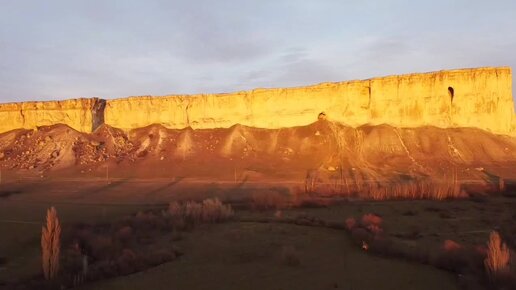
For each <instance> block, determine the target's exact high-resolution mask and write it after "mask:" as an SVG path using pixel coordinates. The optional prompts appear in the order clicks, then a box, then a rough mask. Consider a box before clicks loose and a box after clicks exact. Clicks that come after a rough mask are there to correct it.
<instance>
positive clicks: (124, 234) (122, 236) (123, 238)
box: [116, 226, 133, 244]
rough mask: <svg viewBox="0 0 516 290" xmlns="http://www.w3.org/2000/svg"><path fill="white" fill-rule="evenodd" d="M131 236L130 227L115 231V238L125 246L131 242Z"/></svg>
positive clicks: (131, 229)
mask: <svg viewBox="0 0 516 290" xmlns="http://www.w3.org/2000/svg"><path fill="white" fill-rule="evenodd" d="M132 234H133V228H131V227H130V226H125V227H122V228H121V229H119V230H118V231H117V233H116V236H117V238H118V240H119V241H120V242H122V243H123V244H125V243H127V242H129V241H130V240H131V238H132Z"/></svg>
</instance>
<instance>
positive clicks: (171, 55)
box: [0, 0, 516, 102]
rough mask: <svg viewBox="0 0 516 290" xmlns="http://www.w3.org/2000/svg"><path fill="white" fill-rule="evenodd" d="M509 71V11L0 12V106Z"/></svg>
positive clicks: (2, 2) (269, 4) (23, 4)
mask: <svg viewBox="0 0 516 290" xmlns="http://www.w3.org/2000/svg"><path fill="white" fill-rule="evenodd" d="M481 66H511V67H512V68H513V69H515V68H516V1H510V0H507V1H504V0H493V1H485V0H462V1H459V0H456V1H454V0H446V1H445V0H432V1H415V0H411V1H408V0H407V1H404V0H378V1H367V0H356V1H355V0H347V1H346V0H340V1H338V0H335V1H331V0H328V1H323V0H318V1H317V0H313V1H310V0H305V1H302V0H299V1H292V0H271V1H269V0H255V1H247V0H239V1H237V0H233V1H230V0H212V1H208V0H206V1H197V0H196V1H193V0H191V1H166V0H145V1H133V0H84V1H83V0H75V1H71V0H60V1H55V0H45V1H40V0H33V1H28V0H16V1H12V0H0V102H17V101H30V100H55V99H65V98H79V97H102V98H108V99H109V98H119V97H125V96H136V95H167V94H194V93H221V92H232V91H240V90H247V89H253V88H261V87H291V86H302V85H309V84H315V83H320V82H331V81H344V80H354V79H367V78H371V77H375V76H384V75H390V74H403V73H411V72H427V71H436V70H441V69H453V68H469V67H481Z"/></svg>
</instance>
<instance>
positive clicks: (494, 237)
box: [484, 231, 510, 280]
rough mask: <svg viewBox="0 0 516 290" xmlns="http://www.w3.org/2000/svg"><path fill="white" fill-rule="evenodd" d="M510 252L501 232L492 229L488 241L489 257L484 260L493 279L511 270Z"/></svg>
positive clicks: (488, 273)
mask: <svg viewBox="0 0 516 290" xmlns="http://www.w3.org/2000/svg"><path fill="white" fill-rule="evenodd" d="M509 260H510V252H509V248H507V245H506V244H505V243H504V242H502V238H501V237H500V234H498V232H496V231H492V232H491V234H490V235H489V241H488V242H487V257H486V258H485V260H484V266H485V268H486V272H487V275H488V276H489V278H490V279H491V280H496V278H497V277H498V276H499V275H500V274H503V273H506V272H507V271H508V270H509Z"/></svg>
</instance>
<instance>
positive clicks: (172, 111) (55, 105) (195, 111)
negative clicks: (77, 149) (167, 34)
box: [0, 67, 516, 135]
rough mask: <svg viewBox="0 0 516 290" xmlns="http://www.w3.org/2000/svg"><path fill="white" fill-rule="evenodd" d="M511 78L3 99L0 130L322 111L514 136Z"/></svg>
mask: <svg viewBox="0 0 516 290" xmlns="http://www.w3.org/2000/svg"><path fill="white" fill-rule="evenodd" d="M511 82H512V76H511V69H510V68H508V67H499V68H478V69H464V70H450V71H439V72H432V73H424V74H409V75H400V76H389V77H382V78H374V79H369V80H363V81H348V82H339V83H323V84H319V85H314V86H308V87H298V88H287V89H256V90H252V91H244V92H237V93H231V94H203V95H190V96H164V97H151V96H147V97H130V98H124V99H117V100H108V101H104V102H103V103H100V101H101V100H96V99H95V100H70V101H64V102H45V103H41V102H39V103H22V104H5V105H0V124H1V125H0V132H3V131H7V130H11V129H16V128H31V127H34V126H38V125H50V124H55V123H64V124H67V125H69V126H71V127H73V128H74V129H77V130H79V131H83V132H91V130H93V129H94V128H96V127H97V126H99V125H100V124H102V123H105V124H107V125H110V126H112V127H116V128H121V129H123V130H129V129H134V128H140V127H144V126H148V125H151V124H161V125H163V126H164V127H166V128H171V129H181V128H185V127H192V128H194V129H208V128H220V127H222V128H228V127H231V126H233V125H235V124H242V125H246V126H251V127H258V128H268V129H276V128H285V127H293V126H302V125H307V124H310V123H313V122H314V121H315V120H317V117H318V115H319V114H320V113H321V112H324V113H325V115H326V118H327V119H328V120H331V121H333V122H338V123H342V124H346V125H349V126H352V127H357V126H360V125H364V124H370V125H379V124H389V125H391V126H394V127H419V126H425V125H432V126H437V127H441V128H450V127H476V128H480V129H484V130H487V131H490V132H493V133H497V134H505V135H514V134H515V132H516V118H515V116H514V102H513V99H512V83H511ZM104 107H105V109H104Z"/></svg>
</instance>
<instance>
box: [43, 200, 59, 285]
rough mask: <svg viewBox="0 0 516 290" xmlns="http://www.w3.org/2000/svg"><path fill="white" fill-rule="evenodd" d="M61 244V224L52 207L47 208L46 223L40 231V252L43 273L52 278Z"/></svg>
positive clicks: (56, 270) (54, 274) (54, 275)
mask: <svg viewBox="0 0 516 290" xmlns="http://www.w3.org/2000/svg"><path fill="white" fill-rule="evenodd" d="M60 246H61V224H60V223H59V218H58V217H57V211H56V209H55V208H54V207H51V208H50V209H48V210H47V224H46V226H43V229H42V231H41V252H42V265H43V274H44V275H45V279H47V280H52V279H53V278H55V277H56V276H57V272H58V271H59V251H60Z"/></svg>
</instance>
